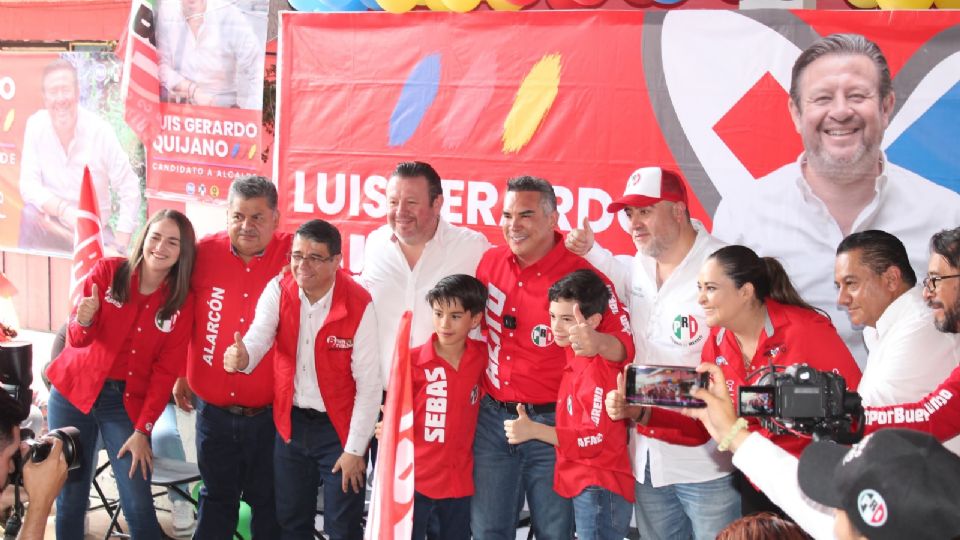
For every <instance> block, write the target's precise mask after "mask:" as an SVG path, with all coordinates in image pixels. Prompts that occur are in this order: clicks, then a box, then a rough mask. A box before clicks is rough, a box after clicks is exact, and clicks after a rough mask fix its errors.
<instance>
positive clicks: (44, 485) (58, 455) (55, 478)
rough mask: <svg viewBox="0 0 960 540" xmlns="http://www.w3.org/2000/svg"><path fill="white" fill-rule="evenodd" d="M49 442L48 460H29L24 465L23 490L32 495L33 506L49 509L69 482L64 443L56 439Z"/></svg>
mask: <svg viewBox="0 0 960 540" xmlns="http://www.w3.org/2000/svg"><path fill="white" fill-rule="evenodd" d="M47 440H48V441H51V442H52V446H51V447H50V454H49V455H48V456H47V459H45V460H43V461H41V462H39V463H34V462H33V461H32V460H27V461H26V463H24V465H23V489H25V490H26V491H27V493H29V494H30V503H31V504H32V505H42V504H46V505H47V506H48V507H49V505H50V504H52V503H53V501H54V500H55V499H56V498H57V495H58V494H59V493H60V488H62V487H63V483H64V482H66V481H67V460H66V458H65V457H64V456H63V441H61V440H60V439H58V438H56V437H48V438H47Z"/></svg>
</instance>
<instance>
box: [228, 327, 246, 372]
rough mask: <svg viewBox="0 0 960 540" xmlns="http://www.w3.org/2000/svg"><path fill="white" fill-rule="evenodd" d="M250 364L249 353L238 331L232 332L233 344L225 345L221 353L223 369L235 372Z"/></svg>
mask: <svg viewBox="0 0 960 540" xmlns="http://www.w3.org/2000/svg"><path fill="white" fill-rule="evenodd" d="M249 364H250V355H249V354H247V346H246V345H244V344H243V339H242V336H241V335H240V332H234V333H233V345H230V346H229V347H227V350H226V352H224V353H223V369H224V371H226V372H227V373H236V372H237V371H242V370H244V369H246V368H247V365H249Z"/></svg>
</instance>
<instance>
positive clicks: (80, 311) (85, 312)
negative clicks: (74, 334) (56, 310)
mask: <svg viewBox="0 0 960 540" xmlns="http://www.w3.org/2000/svg"><path fill="white" fill-rule="evenodd" d="M97 311H100V290H99V289H98V288H97V284H96V283H94V284H93V287H92V288H91V289H90V296H84V297H83V298H81V299H80V303H78V304H77V322H78V323H80V325H81V326H89V325H90V323H91V322H93V317H94V316H95V315H96V314H97Z"/></svg>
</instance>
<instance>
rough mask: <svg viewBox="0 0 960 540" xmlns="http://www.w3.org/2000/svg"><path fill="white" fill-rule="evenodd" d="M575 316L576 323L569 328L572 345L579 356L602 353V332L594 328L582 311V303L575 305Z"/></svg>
mask: <svg viewBox="0 0 960 540" xmlns="http://www.w3.org/2000/svg"><path fill="white" fill-rule="evenodd" d="M573 318H574V320H575V321H577V322H576V324H573V325H571V326H570V329H569V330H568V332H569V334H570V337H569V338H568V339H569V340H570V347H571V348H572V349H573V354H575V355H577V356H596V355H597V354H599V353H600V339H599V338H600V334H598V333H597V331H596V330H594V328H593V326H591V325H590V324H589V323H588V322H587V319H586V318H585V317H584V316H583V312H582V311H580V305H579V304H574V305H573Z"/></svg>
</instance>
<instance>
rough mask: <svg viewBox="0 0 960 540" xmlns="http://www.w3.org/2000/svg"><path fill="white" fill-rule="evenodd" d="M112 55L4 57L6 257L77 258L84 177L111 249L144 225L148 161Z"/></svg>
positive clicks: (1, 163) (0, 70)
mask: <svg viewBox="0 0 960 540" xmlns="http://www.w3.org/2000/svg"><path fill="white" fill-rule="evenodd" d="M121 71H122V64H121V63H120V61H119V60H118V59H117V57H116V56H115V55H113V54H112V53H105V52H96V53H80V52H42V53H20V52H2V53H0V248H2V249H10V250H20V251H26V252H30V253H38V254H44V255H53V256H60V257H70V256H71V255H72V253H73V246H74V244H73V242H74V232H75V227H76V224H77V222H78V219H79V217H80V209H79V206H78V205H79V202H80V194H81V189H80V188H81V182H82V180H83V174H84V168H85V167H87V168H89V169H90V174H91V179H92V184H93V188H94V190H95V192H96V198H97V200H98V202H99V208H98V212H99V214H100V217H101V219H102V225H103V229H102V230H103V233H104V244H105V245H104V247H105V248H106V249H107V250H108V251H109V252H110V253H112V254H117V253H120V252H123V251H124V250H125V249H126V246H127V243H128V242H129V239H130V238H131V236H132V235H133V234H134V233H135V232H136V230H137V229H138V228H139V226H140V225H141V224H142V223H143V210H142V208H141V203H142V201H143V184H142V177H143V166H144V163H143V156H142V152H141V151H140V144H139V141H138V140H137V138H136V135H135V134H134V133H133V132H132V131H131V130H130V129H129V128H128V127H127V126H126V124H125V123H124V118H123V110H124V108H123V104H122V101H121V98H120V80H121Z"/></svg>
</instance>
